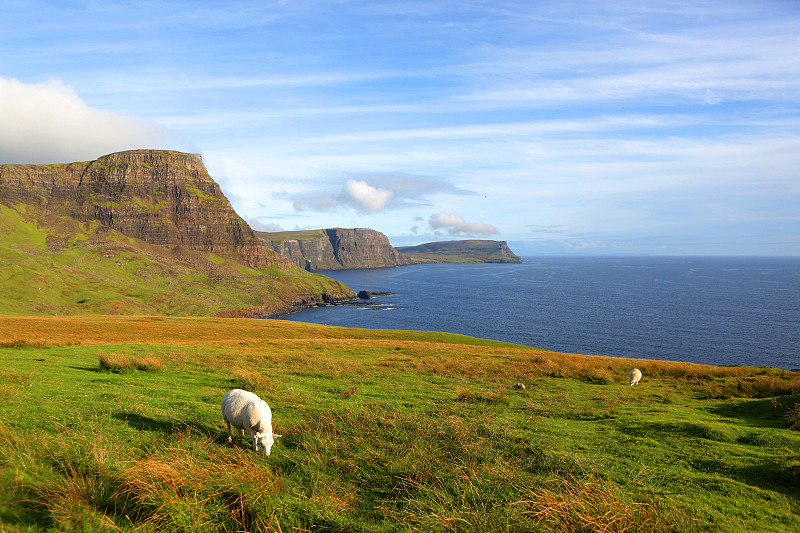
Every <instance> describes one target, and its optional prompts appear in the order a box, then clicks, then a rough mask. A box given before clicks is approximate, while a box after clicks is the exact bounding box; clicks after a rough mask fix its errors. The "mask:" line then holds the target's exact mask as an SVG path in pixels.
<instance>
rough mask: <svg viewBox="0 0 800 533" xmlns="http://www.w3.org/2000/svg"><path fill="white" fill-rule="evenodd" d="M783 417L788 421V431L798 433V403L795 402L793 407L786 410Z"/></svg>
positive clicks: (799, 404) (799, 416)
mask: <svg viewBox="0 0 800 533" xmlns="http://www.w3.org/2000/svg"><path fill="white" fill-rule="evenodd" d="M785 416H786V420H788V421H789V429H791V430H794V431H800V403H797V402H795V404H794V406H793V407H789V408H787V409H786V415H785Z"/></svg>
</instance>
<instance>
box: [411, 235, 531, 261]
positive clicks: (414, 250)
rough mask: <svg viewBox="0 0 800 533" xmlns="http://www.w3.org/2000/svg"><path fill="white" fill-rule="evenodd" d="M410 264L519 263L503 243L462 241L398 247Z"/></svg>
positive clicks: (516, 257)
mask: <svg viewBox="0 0 800 533" xmlns="http://www.w3.org/2000/svg"><path fill="white" fill-rule="evenodd" d="M397 251H398V252H400V254H401V255H402V256H403V257H405V258H406V259H407V260H408V261H410V262H412V263H415V264H416V263H521V262H522V259H520V258H519V256H517V255H516V254H515V253H514V252H512V251H511V249H510V248H509V247H508V243H507V242H505V241H490V240H463V241H444V242H429V243H427V244H420V245H419V246H403V247H398V248H397Z"/></svg>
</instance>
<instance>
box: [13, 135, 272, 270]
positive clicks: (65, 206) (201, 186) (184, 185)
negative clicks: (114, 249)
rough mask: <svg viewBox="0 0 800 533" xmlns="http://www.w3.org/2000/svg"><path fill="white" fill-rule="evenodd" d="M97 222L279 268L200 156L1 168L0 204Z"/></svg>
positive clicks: (153, 153)
mask: <svg viewBox="0 0 800 533" xmlns="http://www.w3.org/2000/svg"><path fill="white" fill-rule="evenodd" d="M16 202H21V203H25V204H33V205H37V206H39V207H41V208H43V209H44V210H45V212H47V213H48V214H53V215H63V216H70V217H73V218H75V219H77V220H80V221H82V222H87V221H97V222H99V223H100V224H102V225H103V226H105V227H107V228H109V229H114V230H117V231H119V232H120V233H123V234H124V235H127V236H128V237H132V238H136V239H141V240H143V241H145V242H147V243H149V244H155V245H158V246H162V247H165V248H174V247H181V248H186V249H189V250H201V251H206V252H213V253H215V254H218V255H221V256H225V257H234V258H237V259H239V260H241V261H243V262H245V263H246V264H248V265H249V266H251V267H254V268H258V269H261V268H265V267H268V266H270V265H273V264H275V263H284V264H285V261H286V260H285V258H283V257H282V256H280V255H278V254H275V253H273V252H272V251H271V250H267V249H265V248H264V247H263V246H262V245H261V242H260V241H259V239H258V238H257V237H256V236H255V234H254V233H253V231H252V229H250V226H248V225H247V223H246V222H245V221H244V220H242V218H241V217H239V215H237V214H236V212H235V211H234V210H233V207H232V206H231V204H230V203H229V202H228V200H227V199H226V198H225V196H224V195H223V193H222V191H221V190H220V188H219V185H218V184H217V183H216V182H215V181H214V180H213V179H212V178H211V177H210V176H209V175H208V172H207V171H206V168H205V166H204V165H203V161H202V158H201V157H200V156H199V155H194V154H186V153H182V152H173V151H166V150H132V151H127V152H119V153H114V154H110V155H106V156H103V157H100V158H98V159H97V160H96V161H89V162H82V163H70V164H59V165H0V203H4V204H6V205H11V204H13V203H16Z"/></svg>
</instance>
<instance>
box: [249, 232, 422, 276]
mask: <svg viewBox="0 0 800 533" xmlns="http://www.w3.org/2000/svg"><path fill="white" fill-rule="evenodd" d="M256 235H257V236H258V237H259V238H260V239H261V241H262V242H263V243H264V245H265V246H267V247H269V248H271V249H272V250H274V251H276V252H278V253H280V254H283V255H285V256H286V257H288V258H289V259H291V260H292V262H294V264H296V265H297V266H299V267H300V268H303V269H305V270H308V271H309V272H316V271H319V270H341V269H353V268H377V267H392V266H400V265H407V264H410V263H409V261H408V260H407V259H406V258H404V257H403V256H402V255H400V254H399V253H397V251H396V250H395V249H394V248H393V247H392V245H391V244H390V243H389V239H388V238H387V237H386V235H384V234H383V233H381V232H379V231H375V230H372V229H366V228H354V229H342V228H335V229H322V230H308V231H283V232H256Z"/></svg>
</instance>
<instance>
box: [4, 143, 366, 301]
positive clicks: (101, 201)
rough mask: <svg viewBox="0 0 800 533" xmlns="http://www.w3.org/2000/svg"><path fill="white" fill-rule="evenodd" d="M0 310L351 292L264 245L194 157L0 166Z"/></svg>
mask: <svg viewBox="0 0 800 533" xmlns="http://www.w3.org/2000/svg"><path fill="white" fill-rule="evenodd" d="M0 265H4V266H3V268H0V314H9V313H10V314H20V313H21V314H26V313H58V314H64V313H72V314H77V313H82V314H87V313H115V312H119V313H127V314H130V313H139V314H177V315H204V314H219V315H224V316H276V315H279V314H283V313H286V312H289V311H292V310H295V309H297V308H300V307H304V306H308V305H328V304H331V303H336V302H339V301H342V300H346V299H350V298H353V297H355V293H354V292H353V291H351V290H350V289H349V288H348V287H346V286H344V285H342V284H341V283H339V282H336V281H334V280H331V279H330V278H326V277H323V276H319V275H314V274H309V273H308V272H305V271H303V270H301V269H299V268H297V267H296V266H295V265H294V264H293V263H292V262H291V261H290V260H289V259H287V258H285V257H283V256H281V255H280V254H277V253H275V252H274V251H272V250H269V249H267V248H265V247H264V246H263V245H262V244H261V241H260V240H259V239H258V238H257V237H256V235H255V234H254V232H253V231H252V229H251V228H250V227H249V226H248V225H247V223H246V222H245V221H244V220H242V219H241V217H239V216H238V215H237V214H236V213H235V211H234V210H233V208H232V206H231V205H230V203H229V202H228V200H227V199H226V198H225V196H224V194H223V193H222V191H221V190H220V188H219V185H218V184H217V183H216V182H215V181H214V180H213V179H211V177H210V176H209V175H208V172H207V171H206V169H205V166H204V165H203V163H202V159H201V158H200V156H197V155H191V154H185V153H180V152H172V151H163V150H134V151H128V152H120V153H115V154H110V155H107V156H103V157H100V158H98V159H97V160H96V161H89V162H80V163H69V164H58V165H0Z"/></svg>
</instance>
